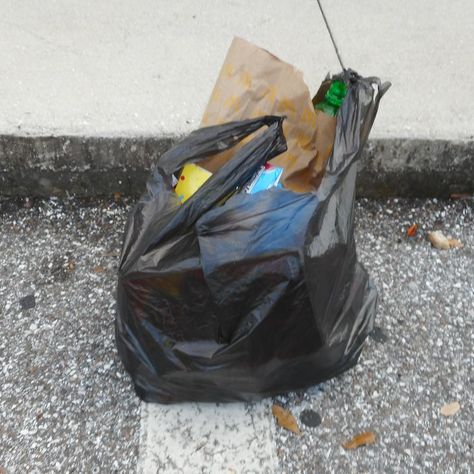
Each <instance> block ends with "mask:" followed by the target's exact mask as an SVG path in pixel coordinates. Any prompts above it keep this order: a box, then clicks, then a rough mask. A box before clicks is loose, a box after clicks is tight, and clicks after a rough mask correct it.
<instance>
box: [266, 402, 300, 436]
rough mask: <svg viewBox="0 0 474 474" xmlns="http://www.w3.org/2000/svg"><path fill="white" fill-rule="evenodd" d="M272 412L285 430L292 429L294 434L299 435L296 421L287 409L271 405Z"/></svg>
mask: <svg viewBox="0 0 474 474" xmlns="http://www.w3.org/2000/svg"><path fill="white" fill-rule="evenodd" d="M272 414H273V416H274V417H275V418H276V421H277V423H278V424H279V425H280V426H281V427H282V428H285V429H286V430H289V431H292V432H293V433H295V434H298V435H300V434H301V430H300V428H299V426H298V423H297V422H296V419H295V417H294V416H293V415H292V414H291V412H290V411H289V410H285V409H284V408H283V407H281V406H280V405H273V406H272Z"/></svg>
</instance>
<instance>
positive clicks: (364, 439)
mask: <svg viewBox="0 0 474 474" xmlns="http://www.w3.org/2000/svg"><path fill="white" fill-rule="evenodd" d="M373 443H375V433H374V432H372V431H364V432H363V433H359V434H357V435H355V436H354V437H353V438H352V439H351V440H350V441H347V442H346V443H344V444H343V445H342V447H343V448H345V449H356V448H358V447H359V446H365V445H366V444H373Z"/></svg>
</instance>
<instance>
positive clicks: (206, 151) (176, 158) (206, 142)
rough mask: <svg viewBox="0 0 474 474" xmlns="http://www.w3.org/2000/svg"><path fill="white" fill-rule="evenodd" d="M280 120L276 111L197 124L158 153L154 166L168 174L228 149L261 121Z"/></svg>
mask: <svg viewBox="0 0 474 474" xmlns="http://www.w3.org/2000/svg"><path fill="white" fill-rule="evenodd" d="M281 120H282V117H278V116H276V115H264V116H262V117H258V118H254V119H248V120H242V121H238V122H228V123H225V124H222V125H214V126H211V127H204V128H199V129H198V130H195V131H193V132H192V133H190V134H189V135H188V137H186V138H185V139H184V140H183V141H181V142H180V143H178V144H177V145H176V146H175V147H173V148H172V149H171V150H169V151H167V152H166V153H165V154H164V155H162V156H161V158H160V159H159V160H158V163H157V165H156V167H157V168H158V169H160V170H161V171H162V172H163V173H164V174H165V175H170V174H172V173H175V172H176V171H177V170H179V169H180V168H182V167H183V166H184V165H185V164H186V163H193V162H197V161H201V160H203V159H204V158H207V157H208V156H212V155H216V154H217V153H220V152H222V151H225V150H228V149H230V148H232V147H233V146H235V145H236V144H237V143H239V142H240V141H242V140H243V139H244V138H245V137H247V136H249V135H251V134H252V133H254V132H256V131H257V130H258V129H260V128H261V127H263V126H264V125H266V126H268V127H270V126H271V125H272V124H274V123H278V122H280V121H281Z"/></svg>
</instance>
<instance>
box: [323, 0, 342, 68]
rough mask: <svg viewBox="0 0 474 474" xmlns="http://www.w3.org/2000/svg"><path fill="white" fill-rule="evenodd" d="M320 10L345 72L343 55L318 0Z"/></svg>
mask: <svg viewBox="0 0 474 474" xmlns="http://www.w3.org/2000/svg"><path fill="white" fill-rule="evenodd" d="M317 2H318V5H319V9H320V10H321V15H323V19H324V23H326V28H327V29H328V32H329V36H330V37H331V41H332V44H333V45H334V50H335V51H336V55H337V59H339V63H340V64H341V67H342V70H343V71H345V70H346V68H345V67H344V64H343V63H342V58H341V55H340V54H339V49H338V47H337V44H336V40H335V39H334V36H333V34H332V31H331V27H330V26H329V23H328V20H327V18H326V15H325V14H324V10H323V7H322V6H321V2H320V1H319V0H317Z"/></svg>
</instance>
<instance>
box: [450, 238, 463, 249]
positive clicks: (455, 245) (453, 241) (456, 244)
mask: <svg viewBox="0 0 474 474" xmlns="http://www.w3.org/2000/svg"><path fill="white" fill-rule="evenodd" d="M448 242H449V247H450V248H452V249H462V248H463V247H464V245H463V244H462V242H461V241H460V240H458V239H448Z"/></svg>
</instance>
